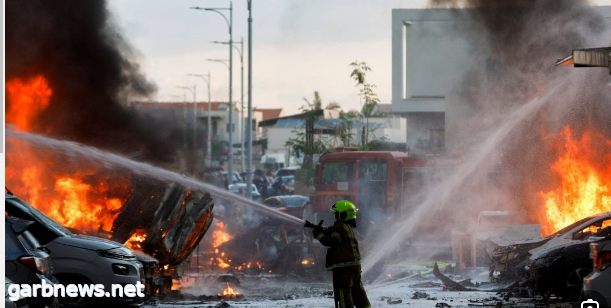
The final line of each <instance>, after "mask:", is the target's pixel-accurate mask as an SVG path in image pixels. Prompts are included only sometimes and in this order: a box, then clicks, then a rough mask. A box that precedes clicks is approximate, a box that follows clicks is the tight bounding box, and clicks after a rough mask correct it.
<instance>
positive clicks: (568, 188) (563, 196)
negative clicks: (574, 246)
mask: <svg viewBox="0 0 611 308" xmlns="http://www.w3.org/2000/svg"><path fill="white" fill-rule="evenodd" d="M599 137H600V136H596V135H594V134H592V133H586V134H584V135H583V136H582V138H581V140H575V139H573V136H572V132H571V129H570V128H569V127H565V129H564V130H563V132H562V134H561V136H560V138H559V139H560V141H561V142H562V149H563V153H562V154H561V156H560V157H559V158H558V159H557V160H556V161H555V162H554V164H553V165H552V167H551V169H552V171H553V172H554V173H556V174H558V175H559V176H560V186H559V187H558V188H557V189H556V190H552V191H549V192H540V193H539V194H540V196H541V197H542V198H543V200H544V204H545V217H546V219H547V226H543V229H544V230H543V232H544V233H545V234H546V235H547V234H550V233H553V232H555V231H557V230H559V229H561V228H563V227H566V226H568V225H569V224H571V223H573V222H575V221H577V220H579V219H582V218H585V217H588V216H590V215H594V214H599V213H603V212H607V211H611V165H609V164H608V163H607V166H606V167H602V168H603V169H601V167H596V165H595V162H602V161H604V160H606V161H607V162H608V161H609V158H610V157H609V156H607V157H606V158H604V157H596V155H595V154H594V153H591V152H592V151H590V149H592V148H594V146H593V145H595V144H596V145H597V146H598V147H600V146H601V145H607V147H608V148H609V149H607V150H606V153H607V155H609V154H608V153H611V142H609V141H608V140H602V141H601V140H599V139H602V138H599ZM604 169H606V170H604Z"/></svg>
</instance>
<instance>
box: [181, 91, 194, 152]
mask: <svg viewBox="0 0 611 308" xmlns="http://www.w3.org/2000/svg"><path fill="white" fill-rule="evenodd" d="M177 88H178V89H183V90H188V91H189V92H191V93H192V94H193V150H194V151H195V149H196V146H197V141H196V139H197V138H196V135H197V125H196V124H197V118H196V106H195V105H196V104H197V101H196V99H195V85H193V88H191V87H177Z"/></svg>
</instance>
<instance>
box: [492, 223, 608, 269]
mask: <svg viewBox="0 0 611 308" xmlns="http://www.w3.org/2000/svg"><path fill="white" fill-rule="evenodd" d="M610 225H611V212H606V213H601V214H597V215H593V216H589V217H586V218H584V219H581V220H579V221H577V222H575V223H573V224H571V225H569V226H567V227H565V228H563V229H561V230H559V231H557V232H555V233H553V234H552V235H550V236H548V237H545V238H541V239H538V240H533V241H530V242H526V243H515V244H512V245H506V246H499V247H497V248H495V249H494V251H493V253H492V258H491V263H490V276H491V278H492V279H493V280H497V281H498V280H501V281H502V280H519V279H523V278H526V277H527V271H526V266H527V265H528V262H529V259H530V257H531V256H534V255H536V254H537V253H539V252H542V251H546V250H549V249H552V248H554V247H559V246H562V245H569V244H571V243H583V242H587V241H588V239H589V238H590V237H591V236H592V235H593V234H594V233H596V232H598V231H599V230H600V229H601V228H605V227H606V226H610ZM588 243H589V242H588Z"/></svg>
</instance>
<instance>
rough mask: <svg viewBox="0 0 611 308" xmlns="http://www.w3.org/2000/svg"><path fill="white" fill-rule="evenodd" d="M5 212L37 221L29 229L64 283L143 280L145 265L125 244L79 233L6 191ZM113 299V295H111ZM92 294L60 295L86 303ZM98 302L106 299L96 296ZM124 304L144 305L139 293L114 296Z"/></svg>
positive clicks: (106, 284)
mask: <svg viewBox="0 0 611 308" xmlns="http://www.w3.org/2000/svg"><path fill="white" fill-rule="evenodd" d="M5 209H6V212H7V213H8V214H9V215H11V216H14V217H18V218H22V219H27V220H31V221H34V222H36V224H35V225H34V226H32V227H30V228H29V230H30V232H32V234H34V236H35V237H36V238H37V239H38V241H39V242H41V244H43V245H45V246H46V247H47V248H48V250H49V252H50V255H51V262H52V265H53V269H54V275H55V277H56V278H57V280H58V281H59V283H61V284H63V285H68V284H102V285H104V290H105V291H106V292H110V291H111V289H112V288H111V286H112V285H113V284H121V285H125V284H134V285H135V284H136V283H137V282H139V281H140V282H141V283H144V275H143V272H144V270H143V267H142V264H140V262H138V261H137V260H136V256H135V255H134V253H133V252H132V251H131V250H130V249H129V248H127V247H125V246H124V245H123V244H119V243H117V242H113V241H110V240H106V239H102V238H97V237H93V236H85V235H76V234H73V233H72V232H70V231H69V230H68V229H66V228H64V227H63V226H61V225H60V224H58V223H57V222H55V221H54V220H52V219H51V218H49V217H48V216H46V215H45V214H43V213H42V212H40V211H39V210H37V209H36V208H34V207H33V206H31V205H30V204H28V203H26V202H25V201H23V200H21V199H19V198H17V197H15V196H14V195H12V194H5ZM108 299H111V298H108ZM89 300H91V299H89V298H60V301H64V302H63V304H76V305H83V304H84V305H85V306H87V304H86V303H87V302H88V301H89ZM95 300H96V302H100V301H101V300H104V299H102V298H96V299H95ZM111 300H113V301H119V302H120V303H123V304H129V305H141V304H142V303H143V302H144V299H143V298H140V297H123V298H112V299H111Z"/></svg>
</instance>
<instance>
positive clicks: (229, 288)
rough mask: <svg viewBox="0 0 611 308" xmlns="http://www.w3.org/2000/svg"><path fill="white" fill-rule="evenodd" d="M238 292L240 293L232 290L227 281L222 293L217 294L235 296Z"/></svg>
mask: <svg viewBox="0 0 611 308" xmlns="http://www.w3.org/2000/svg"><path fill="white" fill-rule="evenodd" d="M238 294H240V293H238V292H236V291H235V290H233V288H232V287H231V286H230V285H229V282H227V286H226V287H225V289H224V290H223V293H219V296H222V297H232V296H236V295H238Z"/></svg>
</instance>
